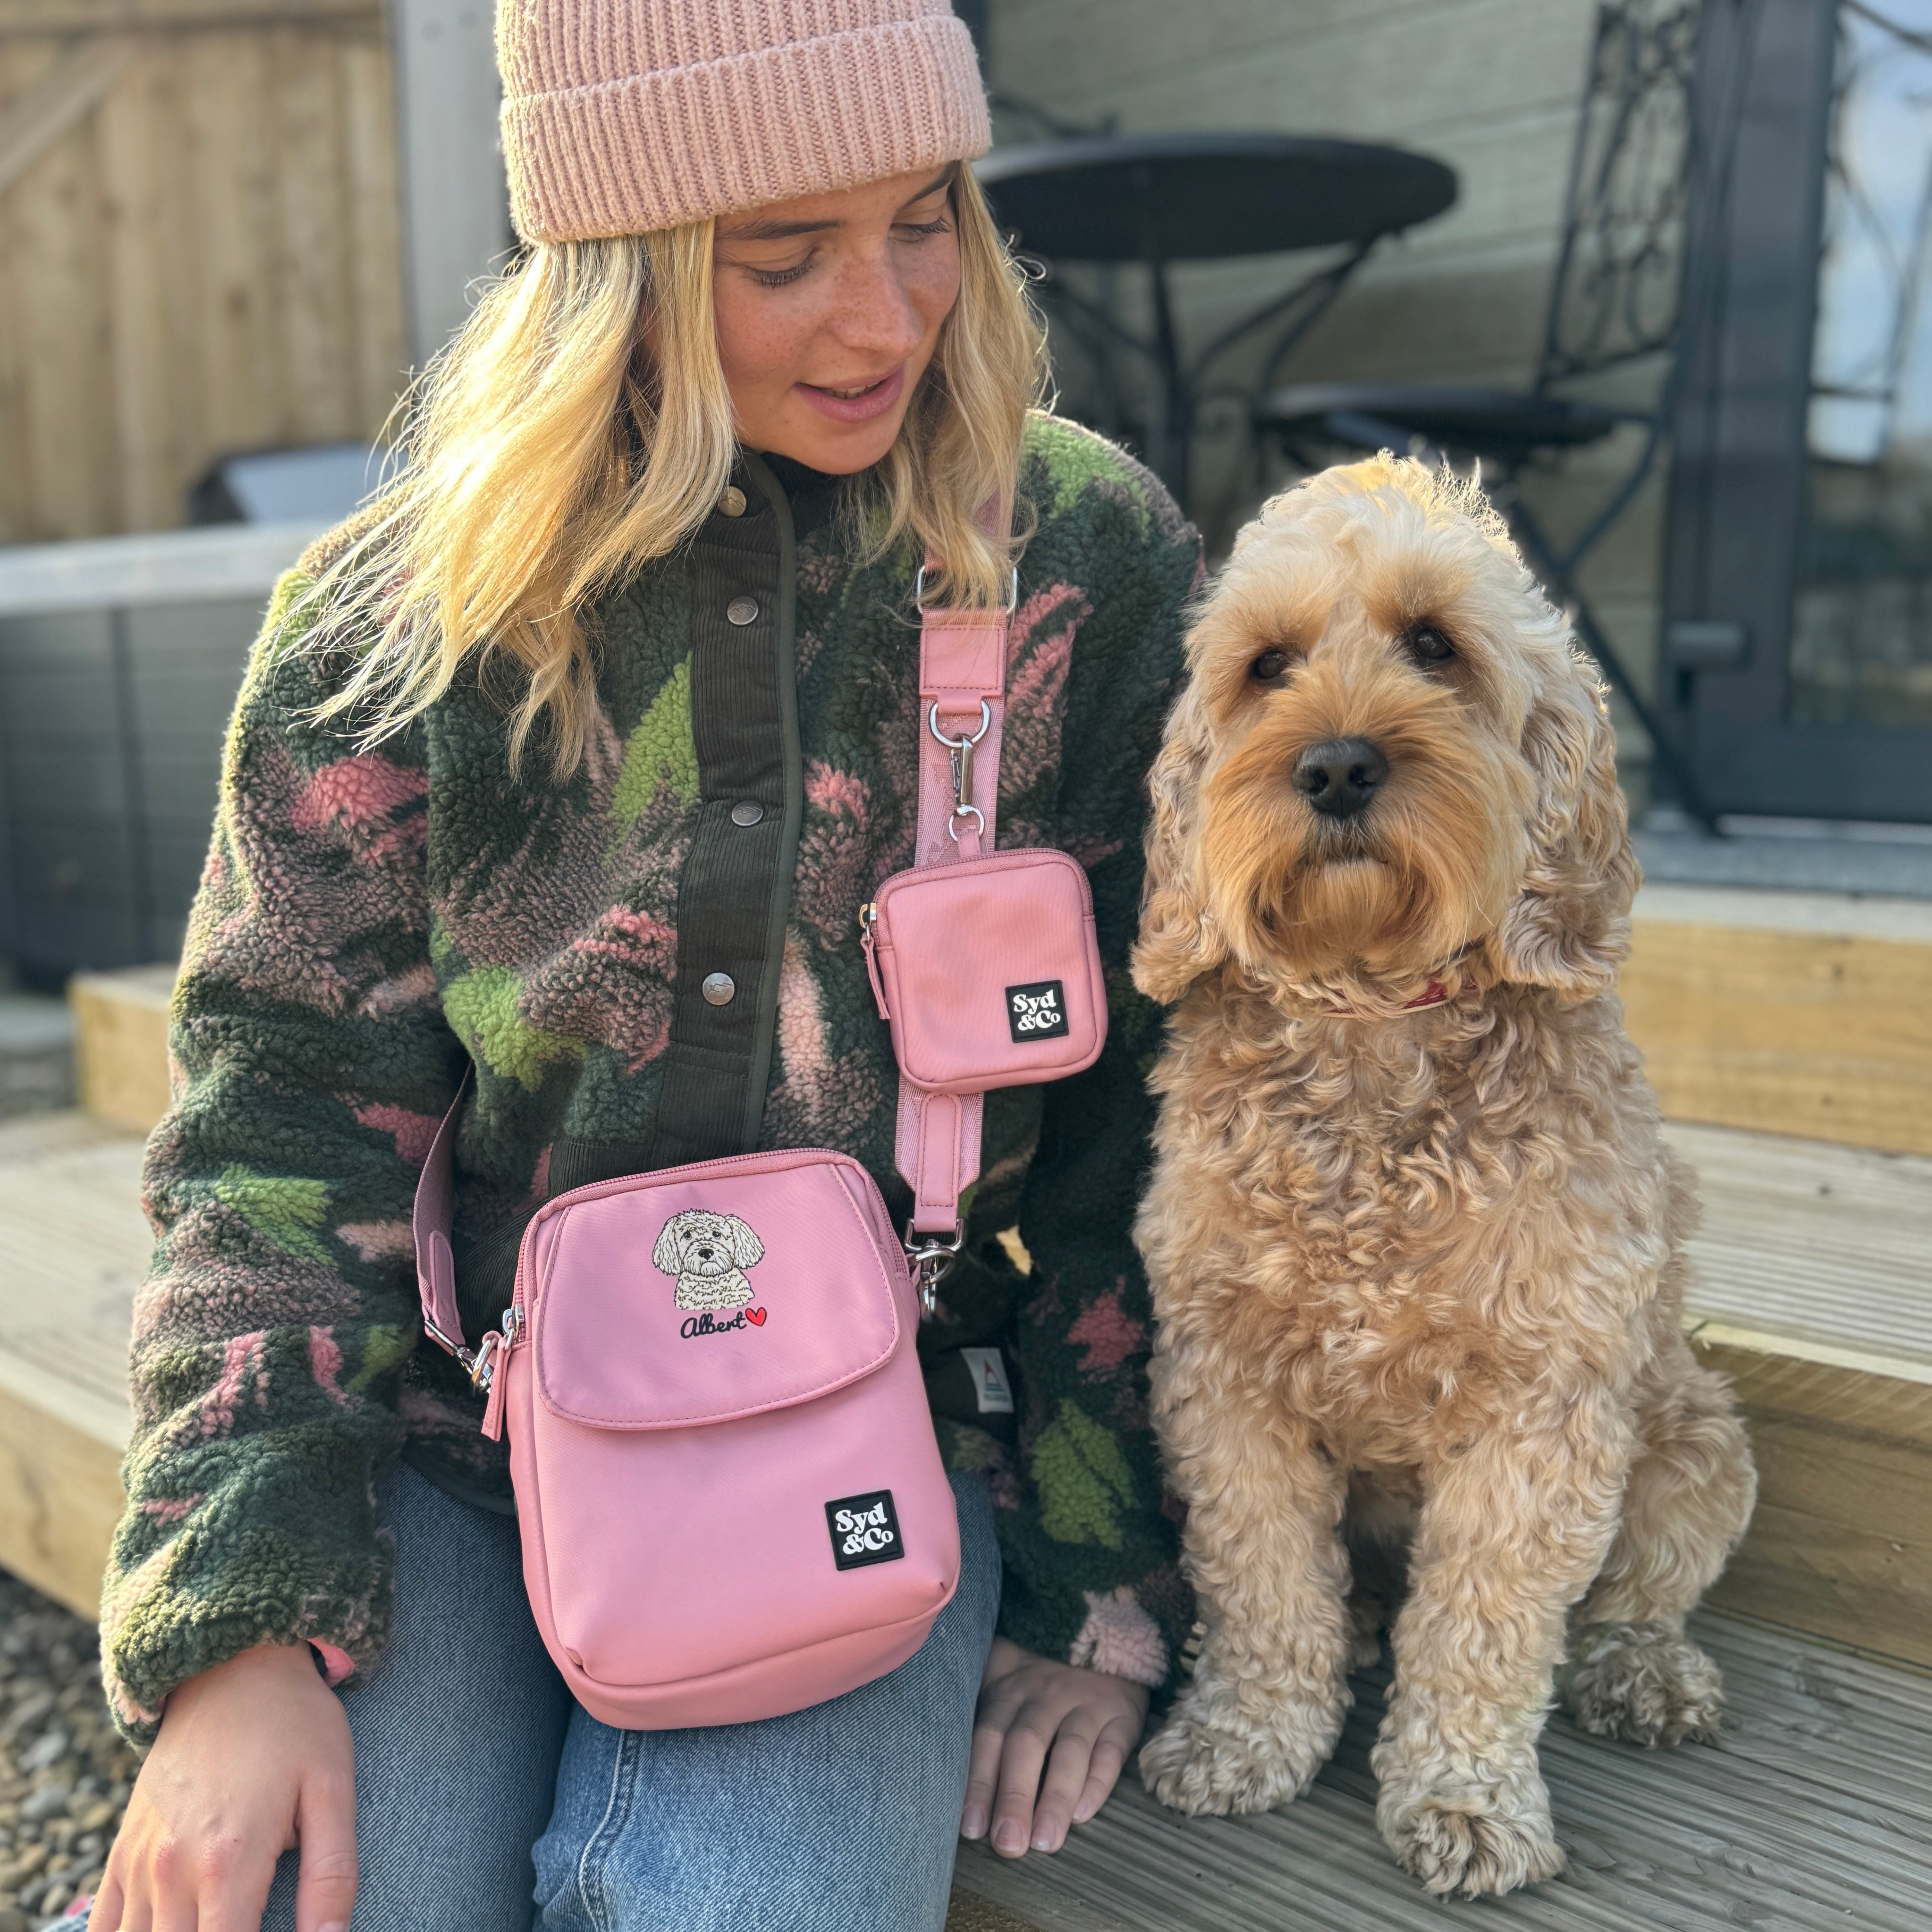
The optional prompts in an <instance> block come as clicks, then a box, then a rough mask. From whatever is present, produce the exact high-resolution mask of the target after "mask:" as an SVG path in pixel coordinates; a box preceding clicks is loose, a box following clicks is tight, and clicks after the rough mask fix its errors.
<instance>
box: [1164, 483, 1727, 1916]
mask: <svg viewBox="0 0 1932 1932" xmlns="http://www.w3.org/2000/svg"><path fill="white" fill-rule="evenodd" d="M1430 633H1433V635H1430ZM1442 645H1447V646H1448V647H1449V648H1450V654H1449V655H1448V656H1446V657H1445V656H1443V655H1442V654H1441V651H1440V649H1439V647H1441V646H1442ZM1189 651H1190V673H1191V675H1190V682H1189V685H1188V687H1187V690H1186V691H1185V692H1184V694H1183V696H1182V698H1181V701H1180V702H1179V704H1178V706H1177V707H1176V709H1175V714H1174V716H1173V717H1172V720H1171V722H1170V723H1169V728H1168V732H1167V737H1166V743H1165V744H1164V746H1163V750H1162V751H1161V753H1160V758H1159V759H1158V761H1157V764H1156V765H1155V768H1154V774H1153V780H1152V783H1153V789H1154V818H1153V820H1152V822H1151V829H1150V831H1149V834H1148V859H1149V872H1148V898H1147V903H1146V906H1145V915H1144V918H1143V921H1142V933H1141V938H1140V941H1139V945H1138V948H1137V949H1136V954H1135V960H1134V976H1135V979H1136V983H1137V984H1139V987H1141V989H1142V991H1144V992H1145V993H1148V994H1149V995H1150V996H1151V997H1153V998H1154V999H1159V1000H1161V1001H1163V1002H1168V1003H1176V1002H1178V1005H1177V1010H1176V1011H1175V1014H1174V1016H1173V1017H1172V1022H1171V1025H1170V1029H1169V1039H1168V1043H1167V1046H1166V1051H1165V1053H1164V1055H1163V1059H1162V1060H1161V1062H1160V1067H1159V1069H1158V1071H1157V1074H1156V1076H1155V1083H1156V1086H1157V1088H1158V1089H1159V1091H1160V1094H1161V1095H1162V1103H1161V1116H1160V1128H1159V1130H1158V1133H1157V1140H1156V1149H1157V1167H1156V1171H1155V1173H1154V1179H1153V1181H1152V1183H1151V1188H1150V1191H1149V1192H1148V1195H1147V1197H1146V1200H1145V1203H1143V1206H1142V1210H1141V1213H1140V1216H1139V1221H1138V1224H1137V1227H1136V1235H1137V1239H1139V1244H1140V1247H1141V1250H1142V1254H1144V1255H1145V1257H1146V1260H1147V1264H1148V1272H1149V1275H1150V1276H1151V1280H1152V1282H1153V1286H1154V1303H1155V1309H1156V1312H1157V1316H1158V1318H1159V1324H1160V1330H1159V1343H1158V1348H1157V1355H1156V1359H1155V1362H1154V1405H1155V1411H1156V1415H1157V1421H1158V1423H1159V1426H1160V1430H1161V1432H1162V1436H1163V1441H1164V1444H1165V1446H1166V1451H1167V1455H1168V1459H1169V1469H1170V1471H1171V1472H1172V1481H1173V1482H1174V1483H1175V1487H1176V1488H1177V1489H1178V1492H1179V1493H1180V1495H1181V1498H1183V1500H1184V1501H1185V1502H1186V1504H1187V1511H1188V1514H1187V1559H1188V1563H1189V1567H1190V1570H1191V1573H1192V1574H1193V1579H1194V1581H1195V1583H1196V1587H1197V1588H1198V1590H1199V1596H1200V1601H1201V1603H1202V1617H1203V1619H1204V1621H1205V1638H1204V1640H1203V1644H1202V1651H1201V1656H1200V1660H1199V1665H1198V1666H1197V1669H1196V1672H1195V1675H1194V1678H1193V1681H1192V1683H1191V1684H1190V1685H1189V1686H1188V1687H1187V1689H1186V1690H1184V1692H1183V1693H1182V1695H1181V1698H1180V1699H1179V1701H1178V1703H1177V1705H1176V1706H1175V1710H1174V1712H1173V1714H1172V1717H1171V1718H1170V1720H1169V1722H1168V1723H1167V1725H1166V1727H1165V1729H1163V1730H1162V1731H1161V1732H1160V1734H1159V1735H1157V1736H1156V1737H1155V1738H1154V1739H1153V1740H1152V1741H1151V1742H1150V1743H1149V1744H1148V1746H1147V1747H1146V1748H1145V1750H1144V1752H1143V1753H1142V1758H1141V1768H1142V1775H1143V1776H1144V1777H1145V1780H1146V1781H1147V1783H1148V1786H1149V1788H1150V1789H1152V1790H1153V1791H1154V1792H1155V1794H1156V1795H1157V1796H1158V1797H1159V1798H1161V1799H1162V1800H1163V1801H1164V1802H1165V1803H1166V1804H1171V1805H1174V1806H1177V1807H1179V1808H1181V1809H1182V1810H1187V1811H1196V1812H1199V1811H1216V1812H1227V1811H1251V1810H1263V1809H1265V1808H1267V1807H1269V1806H1271V1805H1276V1804H1283V1803H1285V1802H1286V1801H1288V1800H1289V1799H1290V1798H1293V1797H1295V1795H1296V1794H1297V1793H1298V1792H1301V1791H1302V1790H1304V1789H1305V1788H1306V1787H1307V1784H1308V1783H1309V1781H1310V1779H1311V1778H1312V1777H1313V1776H1314V1775H1315V1773H1316V1771H1317V1769H1318V1768H1319V1767H1320V1765H1322V1762H1323V1761H1324V1760H1325V1759H1326V1758H1327V1757H1328V1754H1329V1753H1330V1751H1331V1750H1332V1749H1333V1747H1334V1743H1335V1740H1336V1737H1337V1733H1338V1732H1339V1731H1340V1728H1341V1724H1342V1720H1343V1714H1344V1712H1345V1711H1346V1708H1347V1705H1348V1701H1349V1692H1348V1688H1347V1682H1346V1677H1347V1671H1348V1668H1349V1662H1350V1659H1351V1656H1352V1654H1355V1656H1357V1657H1359V1656H1360V1655H1361V1654H1362V1652H1363V1651H1364V1648H1367V1647H1368V1646H1370V1645H1373V1639H1374V1636H1375V1633H1376V1630H1377V1629H1378V1627H1379V1624H1380V1621H1381V1620H1382V1614H1383V1612H1382V1606H1383V1605H1386V1606H1388V1608H1389V1609H1391V1610H1394V1611H1396V1614H1395V1615H1394V1625H1393V1631H1394V1652H1395V1678H1394V1686H1393V1688H1392V1690H1391V1697H1390V1702H1389V1707H1388V1714H1387V1716H1386V1717H1385V1719H1384V1720H1383V1723H1382V1732H1381V1737H1380V1741H1379V1743H1378V1744H1377V1746H1376V1751H1375V1754H1374V1764H1375V1768H1376V1775H1377V1777H1378V1778H1379V1780H1380V1785H1381V1794H1380V1799H1379V1804H1378V1807H1377V1819H1378V1822H1379V1824H1380V1825H1381V1828H1382V1833H1383V1835H1384V1836H1385V1837H1386V1838H1387V1840H1388V1842H1389V1843H1390V1845H1391V1847H1392V1848H1393V1849H1394V1852H1395V1854H1396V1856H1397V1858H1398V1859H1399V1860H1400V1862H1401V1863H1402V1864H1403V1865H1404V1866H1405V1867H1406V1868H1407V1869H1408V1870H1410V1871H1412V1872H1413V1873H1415V1875H1416V1876H1418V1877H1419V1878H1420V1879H1421V1880H1422V1882H1424V1885H1427V1887H1428V1888H1429V1889H1430V1891H1434V1892H1438V1893H1459V1894H1463V1895H1465V1896H1475V1895H1476V1894H1482V1893H1487V1892H1500V1891H1508V1890H1510V1889H1511V1888H1513V1887H1514V1886H1517V1885H1523V1884H1525V1883H1528V1882H1534V1881H1535V1880H1537V1879H1542V1878H1546V1877H1548V1876H1550V1875H1551V1874H1552V1873H1554V1872H1556V1870H1559V1868H1560V1867H1561V1866H1562V1862H1563V1855H1562V1852H1561V1850H1560V1849H1559V1847H1558V1846H1557V1843H1556V1839H1555V1837H1553V1834H1552V1831H1551V1827H1550V1801H1549V1797H1548V1794H1547V1792H1546V1791H1545V1789H1544V1785H1543V1781H1542V1779H1541V1776H1540V1775H1539V1773H1538V1767H1537V1759H1536V1741H1537V1738H1538V1734H1539V1733H1540V1732H1541V1729H1542V1728H1543V1724H1544V1717H1545V1715H1546V1714H1547V1711H1548V1709H1549V1708H1550V1703H1551V1701H1552V1696H1553V1684H1554V1682H1555V1681H1556V1673H1557V1671H1558V1667H1559V1665H1560V1664H1562V1663H1563V1662H1564V1660H1565V1654H1566V1650H1567V1652H1568V1657H1569V1658H1570V1662H1569V1664H1568V1669H1567V1670H1566V1672H1565V1675H1564V1678H1563V1687H1564V1695H1565V1698H1566V1699H1567V1701H1568V1706H1569V1708H1570V1709H1571V1711H1572V1712H1573V1713H1574V1715H1575V1716H1576V1717H1577V1720H1578V1721H1579V1722H1580V1723H1582V1724H1583V1725H1584V1726H1586V1728H1588V1729H1591V1730H1593V1731H1596V1732H1601V1733H1603V1734H1604V1735H1610V1736H1616V1737H1621V1738H1628V1739H1631V1740H1634V1741H1637V1742H1638V1743H1641V1744H1674V1743H1676V1741H1679V1739H1680V1738H1685V1737H1688V1736H1694V1735H1708V1734H1709V1732H1711V1731H1712V1729H1714V1728H1715V1725H1716V1723H1717V1722H1718V1711H1719V1704H1720V1694H1721V1686H1720V1682H1719V1679H1718V1672H1717V1671H1716V1669H1715V1667H1714V1666H1712V1663H1710V1661H1709V1659H1708V1658H1706V1657H1705V1656H1704V1655H1703V1653H1702V1652H1701V1651H1699V1650H1698V1649H1697V1647H1696V1645H1694V1644H1693V1643H1692V1642H1690V1641H1689V1639H1688V1638H1687V1637H1686V1636H1685V1634H1684V1620H1685V1614H1686V1613H1687V1612H1688V1611H1689V1610H1690V1609H1691V1608H1692V1607H1693V1606H1694V1605H1695V1604H1696V1603H1697V1600H1698V1599H1699V1597H1700V1596H1701V1595H1702V1594H1703V1591H1705V1589H1706V1588H1707V1587H1708V1586H1709V1584H1710V1583H1711V1582H1712V1580H1713V1579H1715V1577H1716V1576H1717V1575H1718V1572H1719V1570H1721V1568H1722V1567H1723V1565H1724V1561H1725V1558H1726V1557H1727V1555H1728V1554H1729V1552H1730V1550H1731V1549H1732V1547H1733V1546H1734V1544H1735V1543H1736V1541H1737V1540H1738V1538H1739V1536H1740V1535H1741V1534H1742V1532H1743V1530H1744V1528H1745V1523H1746V1522H1747V1521H1748V1519H1749V1516H1750V1514H1751V1504H1752V1501H1753V1499H1754V1492H1755V1477H1754V1473H1753V1470H1752V1466H1751V1456H1750V1451H1749V1449H1748V1445H1747V1444H1746V1441H1745V1435H1744V1432H1743V1429H1742V1426H1741V1424H1740V1423H1739V1420H1738V1418H1737V1417H1736V1413H1735V1411H1734V1408H1733V1402H1732V1399H1731V1396H1730V1391H1729V1389H1728V1387H1727V1385H1726V1384H1724V1382H1723V1381H1721V1380H1720V1379H1719V1378H1717V1377H1715V1376H1714V1375H1710V1374H1709V1373H1708V1372H1706V1371H1704V1370H1703V1369H1700V1368H1699V1367H1698V1366H1697V1363H1696V1361H1695V1360H1694V1358H1693V1357H1692V1355H1691V1351H1690V1350H1689V1348H1688V1346H1687V1345H1686V1343H1685V1339H1684V1336H1683V1333H1682V1327H1681V1324H1680V1319H1679V1318H1680V1312H1681V1309H1682V1299H1683V1288H1684V1278H1685V1268H1684V1262H1683V1260H1682V1248H1681V1244H1682V1239H1683V1236H1684V1235H1685V1232H1686V1231H1687V1230H1688V1228H1689V1227H1690V1226H1691V1222H1692V1219H1693V1216H1694V1211H1695V1203H1694V1197H1693V1194H1692V1188H1691V1179H1690V1177H1689V1176H1688V1173H1686V1172H1685V1170H1684V1169H1683V1168H1682V1167H1681V1166H1680V1165H1679V1164H1678V1163H1677V1162H1676V1161H1675V1160H1674V1159H1673V1157H1672V1155H1670V1152H1669V1150H1668V1149H1667V1148H1666V1147H1665V1146H1664V1143H1663V1141H1662V1140H1661V1137H1660V1135H1659V1133H1658V1110H1657V1105H1656V1102H1655V1099H1654V1098H1653V1097H1652V1094H1651V1092H1650V1090H1649V1087H1648V1086H1647V1085H1646V1083H1645V1080H1644V1078H1643V1073H1642V1071H1641V1068H1640V1062H1639V1058H1638V1055H1637V1051H1636V1050H1635V1049H1634V1047H1632V1046H1631V1044H1630V1042H1629V1041H1628V1039H1626V1038H1625V1035H1624V1032H1623V1027H1622V1009H1621V1008H1620V1007H1619V1004H1618V1002H1617V999H1616V990H1615V987H1616V972H1617V968H1618V966H1619V963H1620V962H1621V961H1622V959H1623V957H1624V956H1625V953H1626V951H1627V950H1628V939H1629V919H1628V915H1629V911H1630V906H1631V897H1632V895H1633V894H1634V891H1635V890H1636V887H1637V864H1636V861H1635V860H1634V857H1633V855H1632V854H1631V846H1630V840H1629V837H1628V831H1627V828H1626V825H1625V812H1624V807H1623V803H1622V797H1621V795H1620V794H1619V791H1618V789H1617V786H1616V770H1615V765H1614V762H1613V743H1612V738H1611V732H1610V723H1609V720H1608V717H1607V714H1606V712H1605V710H1604V703H1603V699H1602V696H1601V693H1600V691H1599V690H1598V687H1597V686H1596V685H1595V683H1594V682H1593V681H1592V678H1591V677H1590V676H1589V673H1588V672H1587V671H1586V668H1585V666H1583V663H1581V662H1580V660H1578V658H1577V656H1576V655H1575V654H1574V653H1573V651H1572V650H1571V645H1570V641H1569V638H1568V633H1567V629H1566V626H1565V624H1564V623H1563V620H1562V618H1561V617H1559V616H1558V614H1556V612H1555V611H1553V609H1551V608H1550V605H1548V603H1547V602H1546V601H1545V600H1544V598H1543V597H1542V596H1541V593H1539V591H1538V589H1537V587H1536V586H1535V584H1534V582H1533V581H1532V579H1531V578H1530V576H1529V572H1527V571H1526V569H1524V567H1523V563H1522V562H1521V560H1520V558H1519V557H1518V556H1517V553H1516V551H1515V550H1514V548H1513V547H1512V546H1511V543H1510V541H1509V539H1508V535H1507V533H1506V532H1505V529H1504V527H1503V525H1502V522H1501V521H1500V519H1499V518H1498V517H1497V516H1496V514H1495V512H1493V510H1492V509H1490V506H1489V505H1488V504H1487V502H1486V501H1485V500H1484V498H1483V497H1482V495H1481V491H1479V490H1478V489H1477V488H1475V486H1474V485H1469V484H1466V483H1463V482H1459V481H1458V480H1457V479H1455V478H1454V477H1453V476H1451V475H1449V474H1448V473H1446V472H1436V471H1433V470H1427V469H1425V468H1424V467H1421V465H1419V464H1415V463H1413V462H1407V461H1395V460H1394V459H1392V458H1390V457H1388V456H1387V455H1385V456H1382V457H1381V458H1377V459H1376V460H1374V461H1370V462H1365V463H1358V464H1353V465H1351V466H1349V467H1345V468H1340V469H1336V470H1329V471H1327V472H1325V473H1323V474H1322V475H1321V476H1316V477H1315V478H1313V479H1312V480H1310V482H1307V483H1306V484H1304V485H1301V487H1299V488H1295V489H1294V490H1291V491H1288V492H1287V493H1286V494H1283V495H1282V496H1280V497H1277V498H1275V499H1274V501H1272V502H1271V503H1269V504H1268V506H1267V507H1266V508H1265V509H1264V510H1263V512H1262V515H1261V516H1260V518H1259V519H1258V520H1257V521H1256V522H1255V523H1253V524H1250V526H1249V527H1248V528H1247V530H1244V532H1243V533H1242V534H1241V538H1240V539H1239V541H1238V543H1237V545H1236V546H1235V554H1234V556H1233V557H1232V560H1231V561H1230V563H1229V565H1228V566H1227V568H1226V571H1225V572H1224V573H1223V575H1222V577H1221V578H1220V581H1219V582H1218V584H1217V585H1216V587H1215V588H1214V591H1213V593H1212V594H1211V596H1210V597H1209V598H1208V601H1207V602H1206V603H1205V605H1204V607H1203V608H1202V611H1201V614H1200V615H1199V620H1198V622H1197V623H1196V626H1195V628H1194V629H1193V632H1192V634H1191V636H1190V644H1189ZM1334 738H1366V739H1368V740H1370V741H1372V743H1373V744H1375V745H1376V746H1377V747H1379V748H1380V750H1381V751H1382V753H1383V754H1384V756H1385V757H1386V759H1387V761H1388V775H1387V777H1386V779H1385V781H1384V782H1383V783H1381V784H1379V786H1376V789H1374V791H1373V795H1371V796H1370V800H1369V802H1368V804H1367V806H1366V807H1365V808H1364V809H1363V810H1360V811H1359V812H1358V813H1356V814H1355V816H1348V817H1335V816H1323V815H1322V814H1320V813H1317V812H1316V811H1315V810H1313V809H1312V808H1311V807H1310V804H1309V802H1308V801H1307V798H1304V796H1303V795H1302V794H1301V792H1299V791H1298V789H1297V788H1296V786H1295V784H1294V783H1292V773H1293V772H1294V770H1295V765H1296V762H1297V760H1298V758H1299V757H1300V756H1301V754H1302V753H1304V751H1305V750H1307V749H1308V748H1309V747H1311V746H1313V745H1314V744H1316V743H1318V742H1320V741H1326V740H1330V739H1334ZM1427 1002H1433V1003H1427ZM1352 1588H1354V1590H1355V1600H1354V1601H1353V1602H1352V1601H1351V1591H1352ZM1397 1606H1400V1607H1399V1609H1398V1608H1397Z"/></svg>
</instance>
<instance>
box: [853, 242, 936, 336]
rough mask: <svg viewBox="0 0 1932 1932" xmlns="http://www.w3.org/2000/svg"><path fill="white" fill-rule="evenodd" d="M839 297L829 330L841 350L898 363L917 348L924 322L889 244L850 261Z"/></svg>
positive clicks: (923, 332) (922, 333)
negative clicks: (846, 349) (859, 351)
mask: <svg viewBox="0 0 1932 1932" xmlns="http://www.w3.org/2000/svg"><path fill="white" fill-rule="evenodd" d="M839 296H840V301H839V305H838V313H837V314H835V316H834V317H833V318H832V333H833V334H834V335H835V336H837V338H838V340H839V341H840V342H841V343H842V344H844V346H845V347H847V348H848V349H861V350H865V351H867V352H868V353H870V354H872V355H874V356H877V357H878V358H879V359H880V360H881V361H884V360H886V359H889V360H891V361H892V362H898V361H900V360H901V359H904V357H905V356H908V355H910V353H912V351H913V350H914V349H915V348H916V347H918V346H919V339H920V338H921V337H922V335H924V334H925V332H926V330H925V325H924V323H923V322H922V320H921V319H920V317H919V311H918V310H917V309H916V308H915V307H914V306H913V302H912V299H911V297H910V295H909V294H908V293H907V289H906V287H905V284H904V282H903V281H901V279H900V276H899V272H898V266H897V265H896V263H895V262H894V260H893V259H892V251H891V249H890V248H886V249H885V250H883V251H880V253H879V254H875V255H868V256H867V257H863V258H862V259H861V260H858V261H856V262H854V263H852V264H851V266H850V268H849V269H847V272H846V275H844V278H842V282H841V287H840V290H839Z"/></svg>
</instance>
